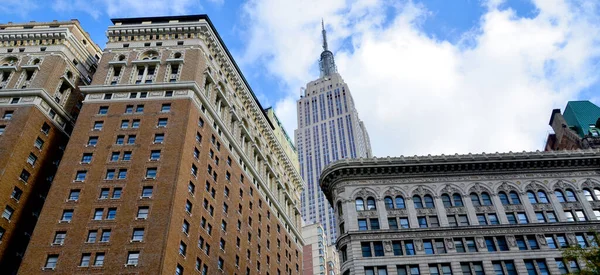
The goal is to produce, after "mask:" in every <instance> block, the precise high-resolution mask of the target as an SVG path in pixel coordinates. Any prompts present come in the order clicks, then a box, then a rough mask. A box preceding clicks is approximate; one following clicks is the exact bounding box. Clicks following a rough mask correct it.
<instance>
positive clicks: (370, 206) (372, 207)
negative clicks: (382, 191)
mask: <svg viewBox="0 0 600 275" xmlns="http://www.w3.org/2000/svg"><path fill="white" fill-rule="evenodd" d="M375 209H377V206H376V205H375V199H374V198H373V197H368V198H367V210H375Z"/></svg>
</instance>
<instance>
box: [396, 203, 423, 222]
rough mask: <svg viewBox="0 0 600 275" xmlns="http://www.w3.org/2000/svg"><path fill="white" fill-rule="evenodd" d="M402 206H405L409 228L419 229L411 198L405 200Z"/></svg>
mask: <svg viewBox="0 0 600 275" xmlns="http://www.w3.org/2000/svg"><path fill="white" fill-rule="evenodd" d="M404 204H405V206H406V210H408V223H409V224H410V228H419V221H418V220H417V211H416V210H415V204H414V203H413V201H412V197H407V198H405V200H404ZM398 226H400V225H398Z"/></svg>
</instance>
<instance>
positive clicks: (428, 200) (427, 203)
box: [423, 195, 435, 208]
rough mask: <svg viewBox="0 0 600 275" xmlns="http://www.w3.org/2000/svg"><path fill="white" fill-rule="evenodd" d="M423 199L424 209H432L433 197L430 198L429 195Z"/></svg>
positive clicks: (433, 205)
mask: <svg viewBox="0 0 600 275" xmlns="http://www.w3.org/2000/svg"><path fill="white" fill-rule="evenodd" d="M423 198H424V199H425V207H426V208H434V207H435V204H433V197H431V196H430V195H425V196H424V197H423Z"/></svg>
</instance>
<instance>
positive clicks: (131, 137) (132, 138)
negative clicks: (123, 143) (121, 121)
mask: <svg viewBox="0 0 600 275" xmlns="http://www.w3.org/2000/svg"><path fill="white" fill-rule="evenodd" d="M135 138H136V136H135V135H129V136H127V144H135Z"/></svg>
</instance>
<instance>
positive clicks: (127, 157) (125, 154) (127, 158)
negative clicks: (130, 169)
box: [122, 151, 131, 161]
mask: <svg viewBox="0 0 600 275" xmlns="http://www.w3.org/2000/svg"><path fill="white" fill-rule="evenodd" d="M122 160H123V161H130V160H131V151H125V152H123V158H122Z"/></svg>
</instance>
